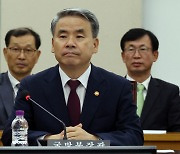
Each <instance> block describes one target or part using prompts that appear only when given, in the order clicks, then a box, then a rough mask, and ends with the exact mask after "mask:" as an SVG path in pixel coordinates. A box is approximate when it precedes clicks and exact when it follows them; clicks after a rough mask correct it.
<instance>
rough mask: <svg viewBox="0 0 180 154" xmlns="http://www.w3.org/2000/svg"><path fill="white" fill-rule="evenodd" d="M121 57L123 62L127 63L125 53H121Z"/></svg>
mask: <svg viewBox="0 0 180 154" xmlns="http://www.w3.org/2000/svg"><path fill="white" fill-rule="evenodd" d="M121 57H122V60H123V62H124V63H125V53H124V52H123V51H122V52H121Z"/></svg>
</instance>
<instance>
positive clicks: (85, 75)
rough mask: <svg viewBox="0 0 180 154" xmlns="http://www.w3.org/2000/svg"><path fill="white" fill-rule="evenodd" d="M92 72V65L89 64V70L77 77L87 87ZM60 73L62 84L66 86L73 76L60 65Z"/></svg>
mask: <svg viewBox="0 0 180 154" xmlns="http://www.w3.org/2000/svg"><path fill="white" fill-rule="evenodd" d="M90 72H91V65H89V67H88V68H87V70H86V71H85V72H84V73H83V74H82V75H81V76H80V77H79V78H78V79H77V80H79V81H80V82H81V84H82V85H83V86H84V87H85V88H87V84H88V79H89V75H90ZM59 74H60V78H61V81H62V86H63V87H65V85H66V83H67V81H69V80H70V79H71V78H69V77H68V76H67V75H66V73H65V72H64V71H63V70H62V69H61V67H60V66H59Z"/></svg>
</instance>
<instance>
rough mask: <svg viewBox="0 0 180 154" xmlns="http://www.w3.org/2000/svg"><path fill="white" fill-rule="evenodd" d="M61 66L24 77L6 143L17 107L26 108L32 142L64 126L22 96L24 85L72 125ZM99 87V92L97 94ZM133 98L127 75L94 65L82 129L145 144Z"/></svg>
mask: <svg viewBox="0 0 180 154" xmlns="http://www.w3.org/2000/svg"><path fill="white" fill-rule="evenodd" d="M58 67H59V66H55V67H53V68H50V69H47V70H45V71H43V72H40V73H38V74H36V75H33V76H30V77H27V78H25V79H23V80H22V82H21V87H20V90H19V92H18V94H17V97H16V104H15V109H14V111H13V114H12V117H11V118H10V119H9V126H8V127H6V129H5V130H4V133H3V137H2V141H3V144H4V145H10V143H11V129H10V124H11V122H12V120H13V119H14V117H15V110H17V109H23V110H24V111H25V118H26V119H27V121H28V123H29V134H28V140H29V144H30V145H36V144H37V143H36V140H37V138H38V137H39V136H43V135H45V134H49V133H50V134H57V133H60V132H61V131H62V130H63V128H62V124H61V123H60V122H58V121H57V120H56V119H54V118H53V117H51V116H50V115H49V114H47V113H46V112H44V111H43V110H42V109H41V108H39V107H38V106H37V105H35V104H33V103H32V102H27V101H24V100H23V99H21V98H20V97H21V96H20V95H21V89H22V88H23V89H26V90H28V91H29V92H30V94H31V97H32V99H34V100H36V101H37V102H38V103H39V104H40V105H42V106H43V107H44V108H46V109H47V110H48V111H50V112H51V113H53V114H54V115H55V116H57V117H58V118H59V119H61V120H62V121H64V123H65V124H66V126H69V125H70V124H69V123H70V122H69V116H68V111H67V106H66V103H65V99H64V93H63V89H62V83H61V79H60V74H59V70H58ZM96 91H98V92H99V96H95V95H94V92H96ZM132 102H133V100H132V93H131V85H130V83H129V82H128V81H127V80H126V79H124V78H123V77H120V76H118V75H115V74H113V73H110V72H107V71H105V70H103V69H101V68H98V67H95V66H93V65H92V70H91V73H90V77H89V79H88V86H87V89H86V95H85V100H84V104H83V109H82V113H81V117H80V121H81V123H82V125H83V129H85V130H86V131H87V132H89V133H91V134H95V135H97V136H99V137H100V138H102V139H105V140H110V142H111V145H143V134H142V130H141V127H140V120H139V118H138V116H137V115H136V106H135V105H133V103H132Z"/></svg>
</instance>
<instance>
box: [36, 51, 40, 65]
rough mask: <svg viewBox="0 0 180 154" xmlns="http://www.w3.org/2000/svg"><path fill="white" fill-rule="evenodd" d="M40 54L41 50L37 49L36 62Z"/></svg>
mask: <svg viewBox="0 0 180 154" xmlns="http://www.w3.org/2000/svg"><path fill="white" fill-rule="evenodd" d="M40 55H41V51H40V50H38V51H37V53H36V63H37V61H38V59H39V56H40Z"/></svg>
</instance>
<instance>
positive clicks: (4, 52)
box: [3, 48, 8, 60]
mask: <svg viewBox="0 0 180 154" xmlns="http://www.w3.org/2000/svg"><path fill="white" fill-rule="evenodd" d="M7 50H8V49H7V48H4V49H3V54H4V57H5V59H6V60H7V52H8V51H7Z"/></svg>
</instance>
